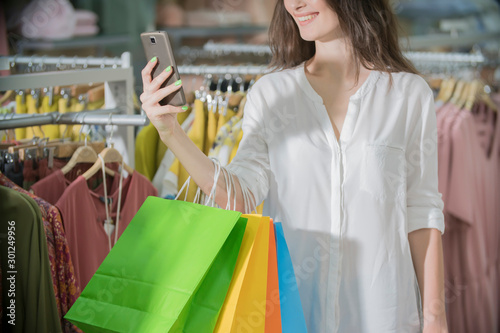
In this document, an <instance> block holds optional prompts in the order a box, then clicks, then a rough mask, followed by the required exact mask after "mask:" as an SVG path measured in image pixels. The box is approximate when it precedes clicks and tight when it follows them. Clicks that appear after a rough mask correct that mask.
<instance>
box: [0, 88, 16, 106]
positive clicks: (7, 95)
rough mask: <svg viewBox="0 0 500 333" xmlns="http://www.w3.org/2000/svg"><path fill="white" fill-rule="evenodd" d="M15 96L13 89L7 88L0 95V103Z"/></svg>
mask: <svg viewBox="0 0 500 333" xmlns="http://www.w3.org/2000/svg"><path fill="white" fill-rule="evenodd" d="M14 97H15V95H14V90H8V91H6V92H5V94H3V96H2V97H0V105H2V104H3V103H5V102H6V101H8V100H9V99H13V98H14Z"/></svg>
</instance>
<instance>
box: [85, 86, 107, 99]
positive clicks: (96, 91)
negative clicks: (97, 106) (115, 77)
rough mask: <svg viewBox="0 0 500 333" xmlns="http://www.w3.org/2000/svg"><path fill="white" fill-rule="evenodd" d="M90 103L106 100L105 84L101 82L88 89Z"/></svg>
mask: <svg viewBox="0 0 500 333" xmlns="http://www.w3.org/2000/svg"><path fill="white" fill-rule="evenodd" d="M87 95H88V101H89V103H94V102H99V101H102V100H104V84H100V85H98V86H96V87H95V88H92V89H90V90H89V91H87Z"/></svg>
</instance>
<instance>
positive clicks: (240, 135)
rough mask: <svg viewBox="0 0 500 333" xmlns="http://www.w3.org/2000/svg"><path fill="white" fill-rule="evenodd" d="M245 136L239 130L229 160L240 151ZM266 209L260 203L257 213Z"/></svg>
mask: <svg viewBox="0 0 500 333" xmlns="http://www.w3.org/2000/svg"><path fill="white" fill-rule="evenodd" d="M242 138H243V131H239V133H238V139H237V140H236V144H235V145H234V147H233V150H232V151H231V156H230V157H229V162H231V161H232V160H233V158H234V156H236V152H237V151H238V147H239V146H240V142H241V139H242ZM263 210H264V202H262V203H261V204H260V205H258V206H257V208H256V209H255V211H256V212H257V214H262V211H263Z"/></svg>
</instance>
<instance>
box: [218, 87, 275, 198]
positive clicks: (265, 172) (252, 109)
mask: <svg viewBox="0 0 500 333" xmlns="http://www.w3.org/2000/svg"><path fill="white" fill-rule="evenodd" d="M263 117H264V113H263V107H261V106H260V107H259V106H257V105H256V103H254V102H253V100H252V94H251V93H249V94H248V95H247V102H246V104H245V112H244V116H243V124H242V130H243V138H242V139H241V143H240V145H239V148H238V151H237V153H236V156H235V157H234V159H233V160H232V161H231V163H230V164H229V165H228V166H227V167H226V169H227V170H229V171H230V172H232V173H233V174H234V175H236V176H237V177H238V180H239V182H240V185H241V187H242V190H243V191H245V190H248V191H249V192H250V193H252V194H253V196H254V198H255V205H258V204H260V203H261V202H262V201H263V200H264V199H265V198H266V196H267V193H268V191H269V179H270V177H269V174H270V166H269V153H268V146H267V142H266V136H265V121H264V118H263Z"/></svg>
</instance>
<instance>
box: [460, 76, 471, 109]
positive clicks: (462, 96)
mask: <svg viewBox="0 0 500 333" xmlns="http://www.w3.org/2000/svg"><path fill="white" fill-rule="evenodd" d="M472 88H473V87H472V83H471V82H465V83H464V88H463V89H462V91H461V93H460V96H459V98H458V100H457V103H456V105H457V107H458V108H459V109H463V108H464V106H465V103H467V99H468V98H469V95H470V94H471V89H472ZM473 93H474V92H472V94H473Z"/></svg>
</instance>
